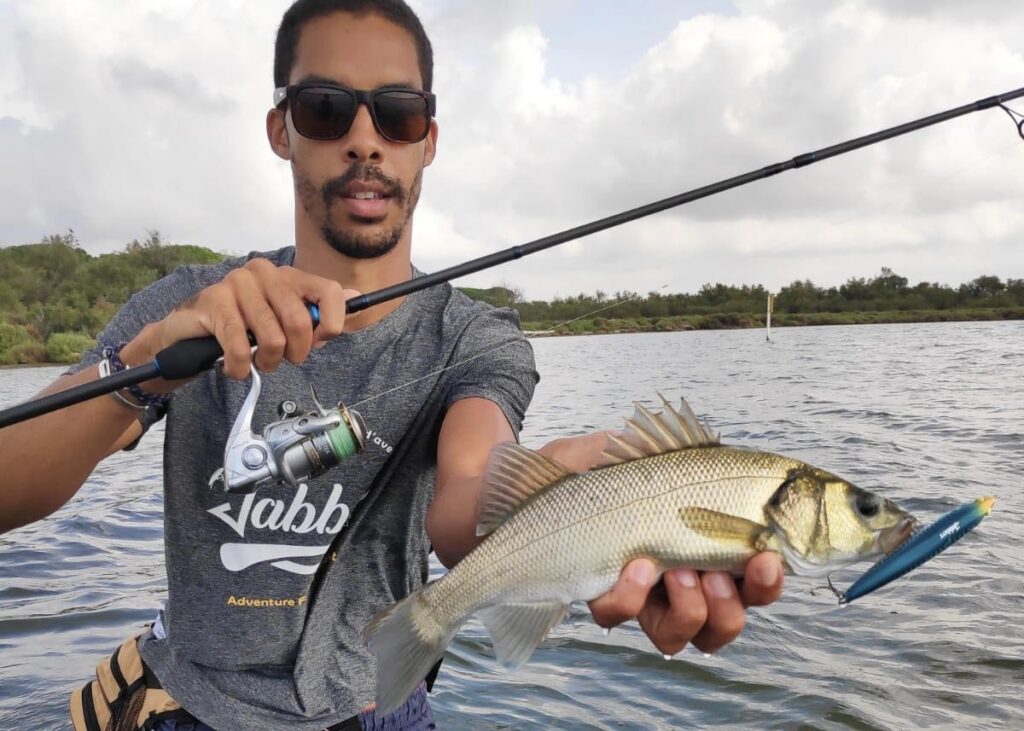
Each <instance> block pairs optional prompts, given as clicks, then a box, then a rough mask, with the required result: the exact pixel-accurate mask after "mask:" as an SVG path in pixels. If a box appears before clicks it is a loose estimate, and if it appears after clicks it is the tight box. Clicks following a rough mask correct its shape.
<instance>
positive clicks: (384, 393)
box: [348, 284, 668, 409]
mask: <svg viewBox="0 0 1024 731" xmlns="http://www.w3.org/2000/svg"><path fill="white" fill-rule="evenodd" d="M666 287H668V285H667V284H663V285H662V286H661V287H660V289H665V288H666ZM644 296H645V295H641V294H635V295H633V296H632V297H627V298H626V299H621V300H619V301H618V302H613V303H611V304H610V305H605V306H604V307H600V308H598V309H596V310H594V311H593V312H588V313H586V314H584V315H579V316H578V317H574V318H572V319H571V320H566V321H565V322H560V323H558V324H557V325H552V326H551V327H550V328H548V330H557V329H558V328H560V327H565V326H566V325H569V324H572V323H574V322H576V321H577V320H582V319H584V318H587V317H591V316H593V315H596V314H598V313H599V312H604V311H605V310H610V309H611V308H613V307H618V306H619V305H622V304H625V303H626V302H633V301H635V300H638V299H641V298H642V297H644ZM526 337H527V338H529V337H530V336H529V334H527V335H526ZM521 342H522V341H521V340H518V339H515V340H509V341H508V342H507V343H502V344H501V345H496V346H495V347H493V348H490V349H489V350H485V351H483V352H482V353H477V354H476V355H471V356H469V357H468V358H463V359H462V360H460V361H458V362H457V363H452V364H451V365H449V366H445V367H444V368H441V369H439V370H436V371H434V372H432V373H428V374H427V375H425V376H420V377H419V378H414V379H413V380H411V381H408V382H406V383H403V384H401V385H398V386H395V387H394V388H389V389H388V390H386V391H381V392H380V393H378V394H375V395H373V396H368V397H366V398H364V399H363V400H362V401H357V402H356V403H354V404H349V405H348V408H350V409H354V408H356V407H357V406H362V405H363V404H366V403H369V402H371V401H376V400H377V399H379V398H381V397H382V396H387V395H388V394H389V393H394V392H395V391H400V390H402V389H403V388H407V387H408V386H411V385H413V384H414V383H419V382H420V381H425V380H426V379H428V378H433V377H434V376H436V375H439V374H441V373H444V372H445V371H450V370H451V369H452V368H458V367H459V366H461V365H465V364H466V363H469V362H471V361H474V360H477V359H478V358H483V357H484V356H485V355H491V354H492V353H496V352H498V351H499V350H504V349H505V348H507V347H509V346H510V345H516V344H517V343H521Z"/></svg>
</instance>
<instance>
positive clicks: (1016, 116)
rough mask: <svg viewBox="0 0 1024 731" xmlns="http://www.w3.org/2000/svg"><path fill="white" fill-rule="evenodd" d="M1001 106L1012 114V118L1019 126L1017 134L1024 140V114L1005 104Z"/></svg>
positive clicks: (1000, 106)
mask: <svg viewBox="0 0 1024 731" xmlns="http://www.w3.org/2000/svg"><path fill="white" fill-rule="evenodd" d="M999 108H1000V109H1002V110H1003V111H1004V112H1006V113H1007V114H1008V115H1010V120H1011V121H1012V122H1013V123H1014V124H1015V125H1016V126H1017V134H1019V135H1020V138H1021V139H1022V140H1024V114H1021V113H1019V112H1015V111H1013V110H1012V109H1010V108H1009V107H1008V106H1006V105H1005V104H1000V105H999Z"/></svg>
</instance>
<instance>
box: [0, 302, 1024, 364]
mask: <svg viewBox="0 0 1024 731" xmlns="http://www.w3.org/2000/svg"><path fill="white" fill-rule="evenodd" d="M897 314H903V313H897ZM886 315H890V316H891V315H893V313H892V312H877V313H875V312H848V313H836V312H816V313H809V314H774V315H772V328H791V327H839V326H844V325H929V324H944V323H956V322H1013V321H1020V320H1024V307H1011V308H999V309H993V310H916V311H911V310H908V311H907V312H906V315H908V316H909V315H918V316H917V317H906V318H900V317H885V316H886ZM921 315H926V316H923V317H922V316H921ZM947 315H948V316H947ZM640 320H643V322H640ZM666 320H669V321H672V322H668V323H666V322H665V321H666ZM840 320H841V321H840ZM694 321H696V324H694ZM625 322H628V323H630V324H629V325H628V326H616V323H625ZM540 324H541V323H535V322H527V323H523V333H524V334H525V335H526V337H527V338H529V339H531V340H532V339H534V338H561V337H572V336H576V335H644V334H649V333H665V332H695V331H699V330H705V331H706V330H758V329H761V330H763V329H765V322H764V315H749V314H744V313H724V314H711V315H680V316H675V317H651V318H633V319H628V320H626V319H618V320H617V319H604V320H602V322H601V323H600V327H595V322H594V320H576V321H575V322H573V323H571V325H573V326H575V327H569V326H565V325H562V326H559V327H554V328H552V327H550V326H549V327H546V328H542V327H530V326H531V325H533V326H536V325H540ZM77 362H78V361H77V360H75V361H69V362H66V363H60V362H54V363H51V362H45V363H5V364H2V365H0V372H2V371H5V370H11V369H15V368H57V367H66V366H69V365H74V364H75V363H77Z"/></svg>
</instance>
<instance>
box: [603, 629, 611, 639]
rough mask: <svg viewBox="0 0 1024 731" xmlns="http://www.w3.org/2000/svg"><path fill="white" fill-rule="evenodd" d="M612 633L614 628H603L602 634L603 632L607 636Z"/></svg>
mask: <svg viewBox="0 0 1024 731" xmlns="http://www.w3.org/2000/svg"><path fill="white" fill-rule="evenodd" d="M611 633H612V628H611V627H602V628H601V634H603V635H604V636H605V637H607V636H608V635H610V634H611Z"/></svg>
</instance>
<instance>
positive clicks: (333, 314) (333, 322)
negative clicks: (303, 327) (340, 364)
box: [311, 281, 361, 348]
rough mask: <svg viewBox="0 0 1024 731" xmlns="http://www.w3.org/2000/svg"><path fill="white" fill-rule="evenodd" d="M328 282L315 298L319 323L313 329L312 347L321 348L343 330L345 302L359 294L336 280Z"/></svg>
mask: <svg viewBox="0 0 1024 731" xmlns="http://www.w3.org/2000/svg"><path fill="white" fill-rule="evenodd" d="M328 283H329V285H330V286H328V287H325V289H324V291H323V292H322V293H321V294H320V295H319V299H317V300H315V301H316V303H317V306H318V307H319V308H320V324H319V325H317V327H316V329H315V330H314V331H313V343H314V345H313V347H314V348H322V347H323V346H324V345H326V344H327V343H328V342H330V341H331V339H332V338H335V337H337V336H338V335H340V334H341V333H342V332H343V331H344V330H345V315H346V314H347V313H346V310H345V303H346V302H348V300H350V299H352V298H353V297H358V296H359V295H360V294H361V293H360V292H358V291H356V290H354V289H343V288H342V286H341V285H340V284H338V283H337V282H333V281H329V282H328ZM311 301H312V300H311Z"/></svg>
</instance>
